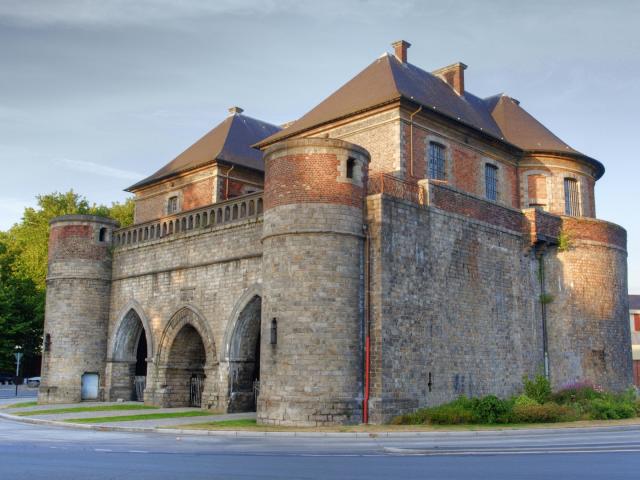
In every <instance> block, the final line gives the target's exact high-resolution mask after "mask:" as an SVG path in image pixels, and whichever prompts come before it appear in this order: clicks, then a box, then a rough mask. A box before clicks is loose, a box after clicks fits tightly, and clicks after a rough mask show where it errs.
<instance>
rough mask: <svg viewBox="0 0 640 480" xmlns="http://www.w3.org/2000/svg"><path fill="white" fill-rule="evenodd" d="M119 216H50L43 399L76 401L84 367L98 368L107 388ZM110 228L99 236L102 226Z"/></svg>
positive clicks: (78, 399) (91, 370)
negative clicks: (115, 234)
mask: <svg viewBox="0 0 640 480" xmlns="http://www.w3.org/2000/svg"><path fill="white" fill-rule="evenodd" d="M115 224H116V222H114V221H113V220H109V219H105V218H100V217H94V216H89V215H68V216H65V217H59V218H56V219H54V220H52V222H51V235H50V238H49V269H48V274H47V298H46V307H45V308H46V310H45V326H44V334H45V336H47V335H48V336H49V338H50V343H49V350H48V351H44V352H43V362H42V365H43V370H42V384H41V386H40V391H39V400H40V401H41V402H43V403H64V402H77V401H80V399H81V380H82V375H83V374H84V373H97V374H99V376H100V377H99V380H100V386H99V388H100V390H99V398H102V395H103V392H104V366H105V365H104V359H105V354H106V345H107V338H106V334H105V333H106V327H107V319H108V315H109V300H108V299H109V293H110V287H111V284H110V280H111V256H110V253H109V245H110V239H111V230H112V229H113V227H114V226H115ZM102 228H104V229H106V230H105V235H104V240H103V241H100V229H102Z"/></svg>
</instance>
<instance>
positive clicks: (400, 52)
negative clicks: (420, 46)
mask: <svg viewBox="0 0 640 480" xmlns="http://www.w3.org/2000/svg"><path fill="white" fill-rule="evenodd" d="M391 46H392V47H393V50H394V53H395V55H396V58H397V59H398V60H400V61H401V62H402V63H407V49H408V48H409V47H410V46H411V44H410V43H409V42H406V41H404V40H398V41H397V42H393V43H392V44H391Z"/></svg>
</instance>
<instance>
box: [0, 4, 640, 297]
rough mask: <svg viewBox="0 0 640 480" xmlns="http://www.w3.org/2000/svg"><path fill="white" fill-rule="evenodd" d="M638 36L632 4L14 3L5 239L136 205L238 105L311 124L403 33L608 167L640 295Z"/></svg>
mask: <svg viewBox="0 0 640 480" xmlns="http://www.w3.org/2000/svg"><path fill="white" fill-rule="evenodd" d="M638 25H640V2H636V1H633V0H629V1H625V0H617V1H616V0H609V1H607V2H604V1H601V0H597V1H589V0H580V1H572V0H567V1H557V0H549V1H547V0H536V1H515V0H504V1H503V0H495V1H491V0H485V1H482V2H479V1H471V0H468V1H462V0H438V1H431V0H422V1H419V0H417V1H399V0H397V1H396V0H384V1H383V0H352V1H350V0H324V1H319V0H314V1H306V0H279V1H276V0H265V1H259V0H215V1H214V0H0V166H1V167H2V173H1V174H0V187H1V189H0V230H3V229H7V228H9V227H10V226H11V225H12V224H13V223H15V222H17V221H19V220H20V218H21V215H22V212H23V210H24V208H25V207H26V206H33V205H35V196H36V195H38V194H44V193H50V192H54V191H58V192H63V191H67V190H69V189H74V190H75V191H76V192H78V193H80V194H81V195H84V196H86V197H87V198H88V199H89V201H91V202H96V203H105V204H109V203H110V202H112V201H122V200H123V199H124V198H126V196H127V194H126V192H124V191H123V189H124V188H126V187H128V186H129V185H131V184H133V183H135V182H136V181H137V180H140V179H142V178H143V177H146V176H147V175H149V174H151V173H153V172H154V171H155V170H157V169H158V168H160V167H161V166H163V165H164V164H165V163H167V162H168V161H170V160H171V159H173V158H174V157H175V156H176V155H177V154H179V153H180V152H181V151H182V150H184V149H185V148H186V147H188V146H189V145H191V144H192V143H193V142H194V141H195V140H197V139H198V138H200V137H201V136H202V135H203V134H204V133H206V132H207V131H208V130H210V129H211V128H213V127H214V126H215V125H216V124H217V123H219V122H220V121H222V120H223V119H224V118H225V117H226V115H227V109H228V108H229V107H230V106H232V105H239V106H240V107H242V108H244V110H245V114H247V115H249V116H252V117H255V118H259V119H262V120H266V121H269V122H272V123H276V124H280V123H284V122H287V121H290V120H294V119H296V118H298V117H300V116H301V115H302V114H304V113H305V112H307V111H308V110H309V109H311V108H312V107H313V106H315V105H316V104H317V103H319V102H320V101H321V100H322V99H324V98H325V97H327V96H328V95H329V94H330V93H331V92H333V91H334V90H336V89H337V88H338V87H339V86H340V85H342V84H343V83H345V82H346V81H348V80H349V79H350V78H352V77H353V76H354V75H355V74H357V73H358V72H359V71H361V70H362V69H364V68H365V67H366V66H367V65H369V64H370V63H371V62H372V61H373V60H374V59H375V58H376V57H378V56H379V55H380V54H382V53H383V52H385V51H389V52H390V51H392V48H391V46H390V44H391V43H392V42H393V41H395V40H399V39H404V40H407V41H409V42H411V43H412V47H411V48H410V49H409V61H410V62H411V63H413V64H415V65H417V66H419V67H421V68H423V69H425V70H427V71H429V70H434V69H436V68H439V67H442V66H445V65H449V64H451V63H454V62H457V61H461V62H464V63H465V64H466V65H468V68H467V70H466V72H465V88H466V89H467V90H469V91H471V92H473V93H474V94H476V95H479V96H483V97H484V96H490V95H494V94H496V93H500V92H504V93H507V94H508V95H510V96H512V97H514V98H517V99H518V100H520V102H521V105H522V106H523V107H524V108H525V109H526V110H527V111H529V112H530V113H531V114H532V115H534V116H535V117H536V118H537V119H539V120H540V121H542V123H544V124H545V125H546V126H547V127H548V128H550V129H551V130H552V131H553V132H554V133H555V134H556V135H558V136H559V137H560V138H562V139H563V140H564V141H565V142H567V143H568V144H569V145H571V146H572V147H574V148H575V149H577V150H579V151H581V152H583V153H585V154H587V155H589V156H591V157H594V158H596V159H598V160H600V161H601V162H602V163H604V165H605V166H606V169H607V171H606V173H605V175H604V177H603V178H602V179H601V180H600V181H599V182H598V183H597V186H596V209H597V216H598V218H602V219H605V220H609V221H612V222H614V223H618V224H620V225H622V226H624V227H625V228H626V229H627V231H628V235H629V237H628V242H629V243H628V249H629V290H630V293H636V294H640V214H639V213H638V211H637V210H638V206H639V199H640V188H639V187H638V185H640V182H639V181H638V178H639V177H640V162H639V161H638V158H637V157H638V148H637V145H636V141H637V139H638V136H640V128H639V127H640V122H639V121H638V115H639V114H640V89H639V88H638V86H639V85H640V34H638V30H637V29H638Z"/></svg>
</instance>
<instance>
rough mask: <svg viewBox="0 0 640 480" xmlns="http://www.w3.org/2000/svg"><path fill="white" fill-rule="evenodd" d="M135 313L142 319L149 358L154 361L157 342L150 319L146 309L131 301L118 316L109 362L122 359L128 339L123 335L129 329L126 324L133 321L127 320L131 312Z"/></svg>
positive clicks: (110, 346)
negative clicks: (124, 343)
mask: <svg viewBox="0 0 640 480" xmlns="http://www.w3.org/2000/svg"><path fill="white" fill-rule="evenodd" d="M132 311H133V312H135V314H136V315H137V316H138V318H139V319H140V322H141V324H142V327H143V328H144V333H145V335H146V337H147V357H148V358H149V359H153V356H154V352H155V342H154V336H153V331H152V330H151V324H150V323H149V318H148V317H147V315H146V313H145V311H144V308H142V305H140V303H138V302H137V301H135V300H130V301H129V302H128V303H127V304H126V305H125V306H124V308H122V309H121V310H120V313H119V314H118V317H117V318H118V321H117V323H116V326H115V328H114V329H113V334H112V335H111V338H110V339H109V349H108V352H109V353H108V359H109V360H113V359H115V360H118V359H121V358H119V357H121V355H122V348H123V346H124V345H123V342H126V338H123V335H125V336H126V333H127V329H126V324H127V323H128V322H130V321H131V320H130V319H128V318H127V316H128V315H130V313H131V312H132Z"/></svg>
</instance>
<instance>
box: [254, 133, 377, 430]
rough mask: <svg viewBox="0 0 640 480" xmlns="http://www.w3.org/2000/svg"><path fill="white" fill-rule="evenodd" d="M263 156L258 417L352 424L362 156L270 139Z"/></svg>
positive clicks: (324, 145) (358, 338)
mask: <svg viewBox="0 0 640 480" xmlns="http://www.w3.org/2000/svg"><path fill="white" fill-rule="evenodd" d="M264 158H265V191H264V199H265V208H264V226H263V260H262V269H263V306H262V334H261V349H260V352H261V362H260V363H261V365H260V395H259V397H258V405H257V415H258V422H260V423H265V424H279V425H322V424H335V423H359V422H360V421H361V420H362V391H363V378H362V369H363V367H362V365H363V357H362V348H363V347H362V346H363V338H362V337H363V331H362V322H363V311H362V309H363V286H362V284H363V281H362V275H363V262H362V256H363V238H364V236H363V205H364V204H363V202H364V196H365V185H366V181H367V173H368V165H369V154H368V152H367V151H366V150H364V149H363V148H361V147H359V146H357V145H353V144H351V143H348V142H344V141H342V140H335V139H327V138H309V139H294V140H288V141H284V142H281V143H278V144H276V145H274V146H272V147H270V148H269V149H268V150H267V151H266V152H265V155H264Z"/></svg>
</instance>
